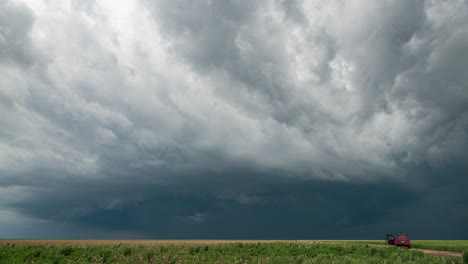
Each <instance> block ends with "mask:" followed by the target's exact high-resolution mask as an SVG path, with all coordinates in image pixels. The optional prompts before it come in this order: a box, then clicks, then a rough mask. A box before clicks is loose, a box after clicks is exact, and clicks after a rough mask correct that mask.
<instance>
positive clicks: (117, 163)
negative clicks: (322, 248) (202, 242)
mask: <svg viewBox="0 0 468 264" xmlns="http://www.w3.org/2000/svg"><path fill="white" fill-rule="evenodd" d="M467 69H468V4H467V2H466V1H462V0H456V1H422V0H421V1H403V0H401V1H397V0H393V1H378V2H376V1H295V0H284V1H281V0H271V1H266V0H265V1H263V0H261V1H228V0H223V1H208V0H201V1H179V0H167V1H165V0H162V1H146V0H141V1H121V2H119V3H115V2H109V1H71V0H70V1H47V2H42V1H8V0H6V1H5V0H3V1H0V80H1V84H0V111H1V115H0V128H1V129H0V198H1V199H0V223H2V227H1V228H0V236H1V237H22V238H23V237H24V238H26V237H34V238H36V237H54V238H55V237H56V238H60V237H83V238H87V237H113V238H116V237H135V238H139V237H144V238H292V239H296V238H297V239H308V238H310V239H313V238H316V239H319V238H343V239H344V238H356V239H359V238H379V236H380V235H383V234H385V233H387V232H396V231H401V230H402V229H403V230H406V232H408V233H410V234H414V235H415V236H416V237H419V238H458V239H467V237H468V229H467V227H466V222H467V221H468V194H467V193H466V189H467V187H468V168H467V167H468V166H467V165H468V162H467V161H468V155H467V154H466V149H468V74H467ZM25 227H28V228H25ZM33 227H37V228H33ZM22 230H27V231H22ZM44 230H52V231H53V232H51V233H48V234H47V233H44Z"/></svg>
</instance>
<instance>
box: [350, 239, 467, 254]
mask: <svg viewBox="0 0 468 264" xmlns="http://www.w3.org/2000/svg"><path fill="white" fill-rule="evenodd" d="M357 242H359V243H366V244H379V245H380V244H381V245H385V244H386V243H385V241H383V240H382V241H369V242H366V241H357ZM411 247H412V248H421V249H433V250H444V251H452V252H464V251H468V240H411Z"/></svg>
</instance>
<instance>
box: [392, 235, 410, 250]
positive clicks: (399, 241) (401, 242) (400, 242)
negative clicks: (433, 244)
mask: <svg viewBox="0 0 468 264" xmlns="http://www.w3.org/2000/svg"><path fill="white" fill-rule="evenodd" d="M387 244H389V245H395V246H397V247H407V248H411V240H410V239H409V237H408V236H407V235H406V234H403V233H398V234H396V236H395V237H394V236H393V235H391V234H387Z"/></svg>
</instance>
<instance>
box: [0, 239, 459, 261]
mask: <svg viewBox="0 0 468 264" xmlns="http://www.w3.org/2000/svg"><path fill="white" fill-rule="evenodd" d="M372 242H374V243H380V242H378V241H272V240H267V241H261V240H256V241H253V240H247V241H239V240H0V263H56V264H58V263H127V264H129V263H174V264H175V263H265V264H266V263H321V264H328V263H350V264H351V263H360V264H361V263H362V264H366V263H392V264H394V263H428V264H431V263H463V260H464V259H465V261H467V263H468V254H467V256H466V257H465V258H460V257H452V256H447V257H441V256H434V255H428V254H425V253H423V252H422V251H420V250H406V249H400V248H397V247H382V246H374V245H369V244H368V243H372ZM457 256H458V255H457Z"/></svg>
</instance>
